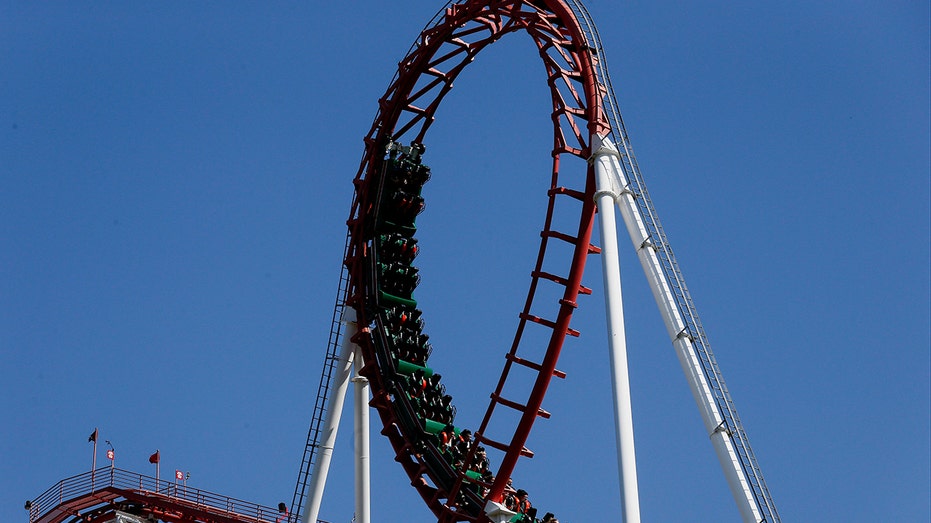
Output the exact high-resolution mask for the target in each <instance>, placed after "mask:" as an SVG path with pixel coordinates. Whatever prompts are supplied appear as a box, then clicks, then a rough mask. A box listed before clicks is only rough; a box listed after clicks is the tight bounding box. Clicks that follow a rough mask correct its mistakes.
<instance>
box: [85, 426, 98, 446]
mask: <svg viewBox="0 0 931 523" xmlns="http://www.w3.org/2000/svg"><path fill="white" fill-rule="evenodd" d="M87 441H93V442H94V443H97V429H96V428H95V429H94V433H93V434H91V435H90V437H89V438H87Z"/></svg>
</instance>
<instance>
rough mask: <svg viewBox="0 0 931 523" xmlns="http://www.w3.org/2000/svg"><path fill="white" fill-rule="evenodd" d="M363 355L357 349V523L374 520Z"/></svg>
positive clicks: (355, 402) (354, 380)
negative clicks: (361, 373) (362, 373)
mask: <svg viewBox="0 0 931 523" xmlns="http://www.w3.org/2000/svg"><path fill="white" fill-rule="evenodd" d="M362 364H363V361H362V354H361V353H360V352H359V350H358V349H356V356H355V368H356V372H355V377H354V378H352V383H353V385H354V387H355V391H354V392H355V394H354V405H353V406H354V409H353V410H354V421H355V451H356V464H355V465H356V517H355V519H354V520H353V521H355V522H356V523H370V522H371V520H372V495H371V493H372V490H371V486H372V476H371V469H370V467H369V466H370V463H371V462H370V460H369V380H368V379H366V378H365V377H364V376H361V375H359V369H361V368H362Z"/></svg>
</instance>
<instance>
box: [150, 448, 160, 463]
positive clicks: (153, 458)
mask: <svg viewBox="0 0 931 523" xmlns="http://www.w3.org/2000/svg"><path fill="white" fill-rule="evenodd" d="M159 457H160V456H159V454H158V451H157V450H156V451H155V454H152V455H151V456H149V463H158V460H159Z"/></svg>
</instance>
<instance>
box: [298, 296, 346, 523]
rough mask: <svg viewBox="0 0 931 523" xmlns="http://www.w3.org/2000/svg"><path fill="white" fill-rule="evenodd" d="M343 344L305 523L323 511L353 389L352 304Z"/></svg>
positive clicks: (304, 518)
mask: <svg viewBox="0 0 931 523" xmlns="http://www.w3.org/2000/svg"><path fill="white" fill-rule="evenodd" d="M343 324H344V329H345V330H344V331H343V343H342V346H341V347H340V351H339V357H338V360H337V362H336V373H335V374H336V375H335V376H334V378H335V381H334V385H333V388H332V392H331V396H330V397H329V400H328V401H327V410H326V417H325V418H324V420H323V431H322V432H321V434H322V436H323V438H322V441H321V442H320V444H319V451H320V454H319V455H318V456H317V459H316V461H314V468H313V471H312V472H311V475H310V487H309V488H310V495H309V496H308V498H307V502H306V504H305V505H304V510H302V511H301V513H302V514H303V516H302V517H301V523H316V521H317V517H318V516H319V514H320V504H321V502H322V501H323V489H324V487H326V480H327V475H328V474H329V472H330V461H331V460H332V459H333V448H334V445H335V444H336V432H337V430H338V429H339V421H340V417H341V416H342V412H343V404H344V403H345V400H346V391H347V390H348V389H349V380H350V377H351V375H352V361H353V353H354V352H355V351H356V344H354V343H353V342H352V341H351V340H352V338H353V336H355V335H356V331H357V329H358V327H357V326H356V318H355V311H354V310H352V308H351V307H346V308H345V309H344V316H343Z"/></svg>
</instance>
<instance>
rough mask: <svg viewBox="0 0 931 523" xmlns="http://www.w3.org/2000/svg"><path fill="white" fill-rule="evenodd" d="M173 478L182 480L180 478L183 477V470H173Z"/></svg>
mask: <svg viewBox="0 0 931 523" xmlns="http://www.w3.org/2000/svg"><path fill="white" fill-rule="evenodd" d="M175 479H177V480H182V479H184V472H181V471H180V470H176V471H175Z"/></svg>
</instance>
